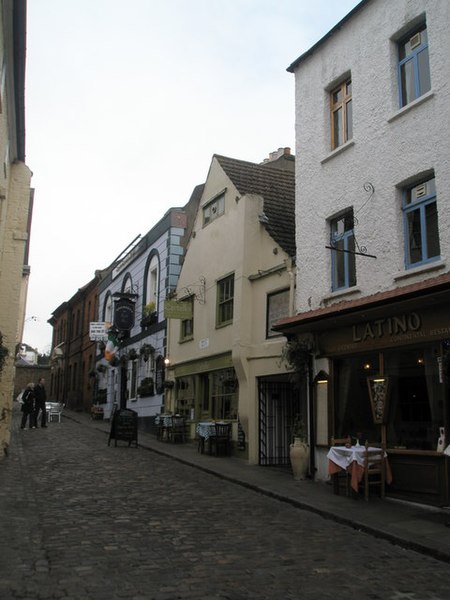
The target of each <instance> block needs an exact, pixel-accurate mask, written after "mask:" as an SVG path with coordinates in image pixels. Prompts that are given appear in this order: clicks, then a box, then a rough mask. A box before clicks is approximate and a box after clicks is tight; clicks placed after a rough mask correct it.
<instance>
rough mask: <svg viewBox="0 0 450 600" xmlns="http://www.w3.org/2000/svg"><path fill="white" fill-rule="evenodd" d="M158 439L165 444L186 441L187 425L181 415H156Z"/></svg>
mask: <svg viewBox="0 0 450 600" xmlns="http://www.w3.org/2000/svg"><path fill="white" fill-rule="evenodd" d="M155 425H156V426H157V439H158V440H160V441H163V442H176V441H183V442H184V441H186V440H185V437H186V432H185V428H186V423H185V420H184V418H183V417H182V416H181V415H172V414H161V415H156V417H155Z"/></svg>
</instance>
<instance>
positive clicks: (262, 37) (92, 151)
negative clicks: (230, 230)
mask: <svg viewBox="0 0 450 600" xmlns="http://www.w3.org/2000/svg"><path fill="white" fill-rule="evenodd" d="M358 1H359V0H129V1H128V2H126V3H125V2H123V0H120V1H119V0H28V27H27V30H28V32H27V36H28V41H27V46H28V49H27V85H26V148H27V164H28V166H29V167H30V169H31V170H32V172H33V178H32V187H34V188H35V205H34V213H33V223H32V232H31V250H30V265H31V277H30V284H29V292H28V303H27V311H26V322H25V332H24V338H23V341H24V342H25V343H27V344H29V345H31V346H32V347H34V348H37V349H38V350H39V351H40V352H48V351H49V350H50V344H51V334H52V329H51V327H50V326H49V325H48V324H47V320H48V319H49V318H50V317H51V314H52V312H53V311H54V310H55V309H56V308H57V307H58V306H59V305H60V304H61V303H63V302H65V301H66V300H69V299H70V298H71V297H72V296H73V294H75V293H76V291H77V290H78V289H79V288H80V287H82V286H83V285H85V284H86V283H88V282H89V281H90V280H91V279H92V278H93V276H94V272H95V270H96V269H102V268H105V267H106V266H108V265H109V264H110V263H111V262H112V261H113V260H114V259H115V258H116V256H117V255H118V254H119V253H120V252H121V251H122V250H123V249H124V248H125V247H126V246H127V245H128V244H129V243H130V242H131V241H132V240H133V239H134V238H135V237H136V236H137V235H138V234H142V235H144V234H145V233H146V232H147V231H148V230H149V229H151V228H152V227H153V226H154V225H155V224H156V223H157V222H158V221H159V219H160V218H161V217H162V216H163V215H164V213H165V212H166V211H167V209H168V208H170V207H172V206H183V205H184V204H185V203H186V202H187V201H188V200H189V197H190V194H191V192H192V190H193V188H194V186H195V185H197V184H199V183H203V182H204V180H205V178H206V175H207V171H208V168H209V164H210V161H211V157H212V155H213V154H214V153H218V154H224V155H226V156H230V157H233V158H237V159H243V160H249V161H253V162H261V161H262V160H263V159H264V158H266V157H267V156H268V154H269V152H272V151H274V150H276V149H277V148H279V147H285V146H289V147H291V148H292V152H294V150H295V145H294V76H293V75H292V74H291V73H287V72H286V68H287V67H288V66H289V65H290V64H291V63H292V62H293V61H294V60H295V59H296V58H297V57H298V56H299V55H300V54H302V53H303V52H305V51H306V50H307V49H308V48H309V47H310V46H312V45H313V44H314V43H315V42H316V41H317V40H318V39H320V38H321V37H322V36H323V35H324V34H325V33H326V32H327V31H329V30H330V29H331V28H332V27H333V26H334V25H335V24H336V23H337V22H338V21H339V20H340V19H341V18H342V17H344V16H345V15H346V14H347V13H348V12H349V11H350V10H351V9H352V8H353V7H354V6H356V4H358Z"/></svg>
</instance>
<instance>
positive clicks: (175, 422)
mask: <svg viewBox="0 0 450 600" xmlns="http://www.w3.org/2000/svg"><path fill="white" fill-rule="evenodd" d="M168 433H169V440H170V441H171V442H173V443H174V444H176V443H178V442H182V443H184V442H185V441H186V423H185V421H184V418H183V417H172V427H171V428H170V429H169V432H168Z"/></svg>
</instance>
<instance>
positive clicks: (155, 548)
mask: <svg viewBox="0 0 450 600" xmlns="http://www.w3.org/2000/svg"><path fill="white" fill-rule="evenodd" d="M15 418H17V415H15ZM13 437H14V439H13V445H12V448H11V453H10V457H9V458H8V459H7V460H5V461H3V463H1V464H0V513H1V515H2V518H1V521H0V523H1V525H0V536H1V539H2V550H1V562H0V570H1V578H0V598H1V599H2V600H10V599H11V600H12V599H16V598H17V599H22V600H24V599H29V600H41V599H57V598H61V599H65V600H70V599H73V600H75V599H76V600H81V599H83V600H84V599H86V600H103V599H104V600H113V599H114V600H115V599H122V600H128V599H129V600H153V599H154V600H169V599H170V600H176V599H183V600H185V599H223V600H224V599H229V600H247V599H260V600H263V599H270V600H273V599H281V600H284V599H298V600H316V599H324V600H326V599H333V600H334V599H335V598H336V597H344V598H353V597H358V598H359V599H360V600H366V599H367V600H369V599H370V600H450V583H449V582H450V565H449V564H447V563H445V562H440V561H437V560H434V559H432V558H430V557H427V556H423V555H420V554H417V553H415V552H413V551H410V550H405V549H402V548H400V547H398V546H394V545H392V544H390V543H389V542H387V541H384V540H380V539H376V538H375V537H372V536H370V535H367V534H365V533H361V532H358V531H355V530H352V529H351V528H349V527H346V526H343V525H339V524H337V523H335V522H333V521H331V520H326V519H324V518H322V517H320V516H318V515H315V514H313V513H310V512H307V511H302V510H299V509H297V508H295V507H292V506H289V505H288V504H284V503H282V502H279V501H278V500H275V499H272V498H269V497H267V496H264V495H262V494H258V493H257V492H254V491H252V490H247V489H245V488H243V487H241V486H238V485H235V484H233V483H230V482H227V481H224V480H221V479H219V478H217V477H215V476H214V475H211V474H208V473H205V472H203V471H201V470H198V469H196V468H193V467H190V466H188V465H184V464H181V463H179V462H177V461H175V460H172V459H170V458H167V457H165V456H161V455H158V454H156V453H154V452H151V451H148V450H146V449H143V448H138V449H136V448H132V447H131V448H128V447H127V445H126V444H125V443H123V442H122V443H121V442H119V445H118V447H114V446H111V447H108V446H107V437H106V436H105V435H104V433H101V432H99V431H97V430H95V429H93V428H88V427H84V426H82V425H80V424H79V423H77V422H74V421H72V420H68V419H63V421H62V423H61V424H49V427H48V428H47V429H46V430H45V431H42V430H41V429H37V430H28V431H18V430H17V421H15V425H14V433H13ZM447 532H448V530H445V531H444V533H447Z"/></svg>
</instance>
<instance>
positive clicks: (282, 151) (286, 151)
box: [263, 147, 291, 164]
mask: <svg viewBox="0 0 450 600" xmlns="http://www.w3.org/2000/svg"><path fill="white" fill-rule="evenodd" d="M290 155H291V149H290V148H287V147H286V148H278V150H275V151H274V152H269V158H265V159H264V160H263V163H264V164H265V163H268V162H272V161H274V160H278V159H279V158H281V157H282V156H290Z"/></svg>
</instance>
